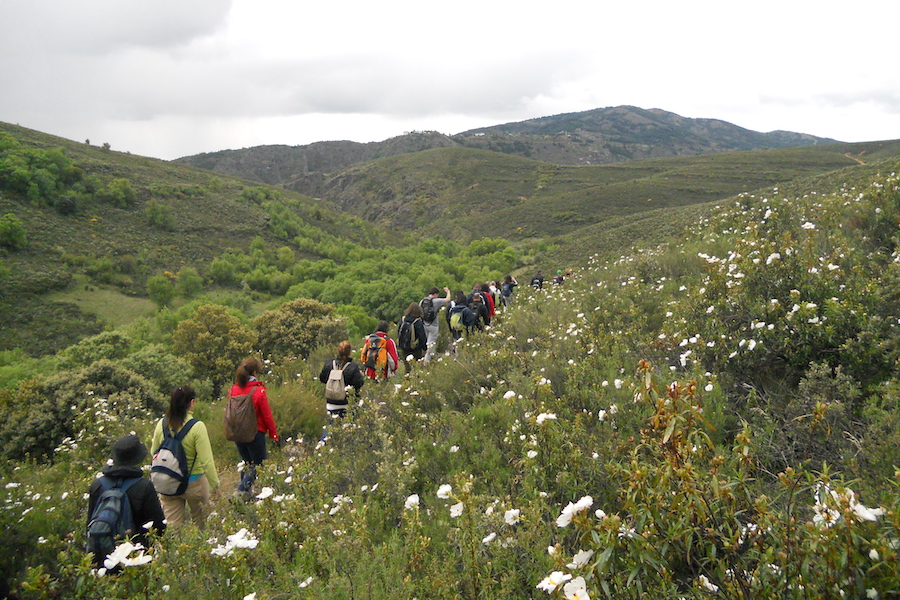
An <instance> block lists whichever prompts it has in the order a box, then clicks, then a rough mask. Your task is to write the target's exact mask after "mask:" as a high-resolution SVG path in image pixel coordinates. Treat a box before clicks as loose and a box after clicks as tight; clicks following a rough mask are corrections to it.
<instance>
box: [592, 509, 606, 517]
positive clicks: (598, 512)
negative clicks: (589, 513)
mask: <svg viewBox="0 0 900 600" xmlns="http://www.w3.org/2000/svg"><path fill="white" fill-rule="evenodd" d="M594 516H595V517H597V518H598V519H605V518H606V513H605V512H603V509H602V508H598V509H597V510H595V511H594Z"/></svg>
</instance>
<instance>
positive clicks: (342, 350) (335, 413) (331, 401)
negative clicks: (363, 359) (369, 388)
mask: <svg viewBox="0 0 900 600" xmlns="http://www.w3.org/2000/svg"><path fill="white" fill-rule="evenodd" d="M352 352H353V349H352V347H351V346H350V342H349V341H348V340H344V341H343V342H341V343H340V344H338V347H337V356H336V357H335V358H334V359H333V360H326V361H325V365H324V366H322V372H321V373H319V381H321V382H322V383H325V384H327V383H328V377H329V376H330V375H331V372H332V371H333V370H335V369H340V370H341V371H342V375H343V377H342V378H343V380H344V398H343V400H341V399H340V398H329V397H328V395H329V394H328V393H327V390H326V398H325V410H327V411H328V416H329V422H330V421H331V420H332V419H333V418H334V417H344V416H346V414H347V404H348V402H347V392H348V391H349V389H353V391H354V392H355V393H356V394H359V391H360V390H361V389H362V386H363V383H365V381H366V378H365V377H363V374H362V371H360V370H359V365H357V364H356V363H355V362H353V358H352V357H351V353H352Z"/></svg>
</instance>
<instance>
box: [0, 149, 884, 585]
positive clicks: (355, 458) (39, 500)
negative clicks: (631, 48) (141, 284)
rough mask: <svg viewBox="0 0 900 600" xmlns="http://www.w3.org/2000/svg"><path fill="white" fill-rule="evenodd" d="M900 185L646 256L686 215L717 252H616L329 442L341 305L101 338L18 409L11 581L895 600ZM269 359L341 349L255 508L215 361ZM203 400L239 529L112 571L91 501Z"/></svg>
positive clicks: (383, 391) (467, 343) (6, 411)
mask: <svg viewBox="0 0 900 600" xmlns="http://www.w3.org/2000/svg"><path fill="white" fill-rule="evenodd" d="M898 168H900V161H898V160H897V159H896V158H894V159H884V160H882V161H881V162H877V163H873V164H872V165H858V166H857V167H851V168H849V169H844V170H840V171H837V172H833V173H831V174H829V175H828V176H821V177H815V178H810V179H807V180H805V181H794V182H793V183H791V184H790V185H779V186H778V187H777V188H776V187H774V186H773V187H768V188H764V189H757V190H754V191H752V192H747V193H741V194H738V195H736V196H733V197H729V198H726V199H723V200H722V201H721V202H719V203H716V204H712V205H704V206H700V205H698V206H697V207H683V208H679V209H675V210H674V212H673V209H669V210H668V211H660V210H657V211H645V212H643V213H640V214H636V215H633V218H634V219H635V220H633V221H632V220H630V219H628V218H627V217H616V218H614V219H613V221H612V223H615V225H616V227H615V230H618V231H619V232H620V233H619V234H618V235H620V236H621V239H623V240H624V239H625V237H626V234H627V233H629V232H630V233H638V232H639V230H640V229H641V227H648V228H655V227H658V226H661V225H662V224H664V223H665V218H664V215H666V214H675V213H677V214H678V217H677V219H678V220H682V221H683V222H684V223H685V224H689V226H688V227H686V228H685V229H684V230H683V231H682V232H681V233H680V235H678V236H676V237H675V239H670V240H669V243H668V244H665V245H661V246H660V245H656V244H654V245H652V246H650V247H645V246H643V245H641V244H640V240H639V239H638V237H637V236H635V237H634V239H633V243H634V244H635V245H636V246H637V247H636V248H635V249H634V250H631V249H625V248H622V249H620V251H619V252H618V253H616V254H613V258H612V259H610V258H609V256H608V255H609V254H611V253H613V252H614V243H613V242H612V241H611V240H599V239H598V245H601V244H603V245H605V248H604V249H605V250H608V252H606V253H605V255H604V256H600V255H595V254H593V253H585V254H584V255H583V256H581V257H580V260H579V262H577V263H574V264H573V265H572V267H573V268H574V274H573V276H572V277H570V278H569V279H568V280H567V281H566V282H564V284H562V285H548V286H546V287H545V289H543V290H533V289H531V288H530V287H528V286H525V285H523V286H521V287H520V288H519V289H518V291H517V292H516V294H515V296H514V298H513V301H512V305H511V307H510V308H509V310H506V311H504V312H502V314H501V315H500V317H499V318H497V319H496V320H495V322H494V323H492V326H491V328H490V329H488V330H486V331H484V332H467V333H466V334H465V335H464V337H463V341H462V342H460V343H459V344H458V346H457V348H456V352H450V351H448V348H447V346H446V344H447V340H448V338H449V335H448V332H447V331H446V328H445V324H444V323H443V321H441V323H442V325H441V327H442V329H443V331H442V341H441V347H440V349H439V352H438V358H437V359H436V360H434V361H432V362H431V363H429V364H427V365H422V364H415V365H414V366H413V368H412V370H411V371H410V372H409V373H408V374H404V373H401V374H400V375H398V376H396V377H395V378H394V379H392V380H391V381H390V382H387V383H372V382H368V383H366V385H365V386H364V387H363V388H362V393H361V394H360V395H359V396H358V397H354V398H353V399H352V400H353V401H352V402H351V405H350V409H349V416H348V418H347V419H345V420H342V421H339V422H337V423H334V424H330V425H328V433H329V437H328V439H327V441H326V442H324V443H319V441H318V440H319V438H320V435H321V433H322V427H323V426H324V425H325V424H326V420H325V414H324V406H325V403H324V398H323V391H322V384H321V383H319V380H318V378H317V375H318V373H319V370H320V368H321V366H322V364H323V363H324V362H325V361H326V360H327V359H329V358H330V357H331V355H332V351H333V345H334V344H333V340H332V338H330V337H329V336H328V335H327V327H328V326H330V325H333V324H334V322H332V321H331V320H330V319H331V317H332V316H333V315H329V314H328V313H327V312H325V313H318V312H317V311H319V310H320V309H322V307H320V306H315V305H314V304H311V303H306V301H303V302H300V303H298V304H291V305H290V306H288V305H283V306H282V307H280V310H278V311H275V312H276V314H274V315H270V317H271V318H265V319H252V320H248V321H242V320H241V319H240V318H239V317H238V316H234V315H230V314H229V313H228V311H225V310H220V308H219V307H216V306H212V305H206V306H201V307H197V308H196V310H193V311H192V312H190V314H187V313H184V314H183V315H181V317H183V318H182V320H181V322H180V323H179V325H178V328H177V329H176V331H175V333H174V334H173V335H172V336H171V338H170V340H169V341H162V342H161V341H159V340H155V339H154V337H153V332H152V331H151V328H150V327H149V325H146V324H145V325H146V326H144V327H131V328H126V329H119V330H116V331H109V332H106V333H105V334H102V335H99V336H94V337H92V338H88V339H86V340H84V341H83V342H82V343H81V344H79V345H78V346H76V347H74V348H71V349H68V350H67V351H64V352H61V353H60V354H59V356H58V357H57V362H56V363H55V364H54V369H53V370H52V372H48V373H40V374H39V375H38V376H37V377H34V378H30V379H27V380H22V381H21V382H20V383H19V384H18V385H15V386H11V387H5V388H0V452H3V454H2V458H3V460H0V493H2V496H3V502H2V506H4V510H2V511H0V527H2V528H3V531H4V532H5V535H4V536H3V537H2V538H0V572H2V573H6V574H8V576H9V577H10V579H11V580H12V583H13V586H14V588H15V590H16V591H17V592H19V593H20V594H21V595H22V597H23V598H26V599H28V600H44V599H46V600H50V599H55V598H61V597H65V598H77V597H81V598H111V599H113V598H115V599H123V600H124V599H126V598H134V597H144V598H152V599H155V600H156V599H159V600H162V599H165V598H172V597H192V598H197V599H198V600H206V599H210V600H212V599H219V598H243V599H244V600H254V599H259V600H262V599H264V598H293V597H302V598H316V599H318V598H323V599H324V598H328V599H334V598H340V599H351V598H372V599H376V600H381V599H387V598H397V597H402V598H429V599H432V598H433V599H437V600H444V599H447V600H451V599H452V600H456V599H460V598H463V599H467V600H468V599H471V600H507V599H509V598H548V599H551V600H556V599H559V598H567V599H570V598H594V599H596V598H608V599H620V598H628V599H634V600H639V599H641V600H643V599H645V598H664V599H673V600H674V599H680V598H686V599H688V598H689V599H692V600H700V599H709V598H729V599H731V598H737V599H742V600H751V599H752V600H759V599H765V600H783V599H790V600H808V599H810V598H847V597H852V598H867V599H868V598H887V599H895V598H897V597H898V590H900V547H898V546H900V545H898V542H897V540H898V539H900V488H898V473H897V465H900V444H898V442H900V393H898V392H900V326H898V318H900V315H898V289H900V287H898V283H900V263H898V261H897V258H896V257H897V252H898V244H900V238H898V235H897V232H898V228H900V219H898V215H900V178H898V176H897V173H898ZM873 171H877V173H873ZM820 185H821V187H820ZM788 188H790V189H788ZM690 210H698V211H700V212H702V214H700V213H698V214H697V215H696V216H697V218H696V219H692V217H691V215H689V214H688V211H690ZM593 233H596V234H597V235H598V238H599V235H600V233H599V232H593ZM654 241H655V240H654ZM405 258H406V257H404V260H405ZM289 304H290V303H289ZM163 312H165V311H161V313H163ZM291 317H293V318H294V319H293V321H292V320H291ZM276 321H277V323H276ZM223 323H224V324H225V325H226V326H224V327H223V326H222V324H223ZM273 323H276V324H275V325H274V326H273ZM253 336H257V337H256V338H255V339H258V340H260V344H261V347H267V345H268V344H270V343H272V341H271V340H272V339H273V337H278V338H280V339H282V340H284V339H287V340H290V341H291V342H292V343H293V342H294V341H303V340H305V342H306V343H307V344H308V343H310V340H311V339H312V340H324V339H327V340H328V343H326V344H325V345H324V346H320V347H317V348H315V349H313V350H312V351H310V352H309V353H308V354H304V355H300V356H298V355H296V354H294V353H282V354H280V355H278V356H273V358H272V359H271V360H270V361H269V362H268V363H267V372H266V373H265V374H263V376H262V377H263V379H264V381H265V383H266V385H267V387H268V395H269V399H270V403H271V405H272V409H273V413H274V415H275V419H276V422H277V423H278V429H279V434H280V436H281V439H282V440H283V443H282V444H281V445H275V444H270V446H269V450H270V455H269V458H268V459H267V460H266V461H265V463H264V464H263V465H262V467H260V469H259V478H258V479H257V482H256V487H255V488H254V494H253V497H252V499H251V500H250V501H249V502H243V501H235V500H232V498H231V492H232V491H233V490H234V489H235V486H236V484H237V478H238V467H236V466H235V465H236V464H237V462H238V454H237V451H236V449H235V448H234V446H233V444H231V443H229V442H227V441H226V440H225V439H224V435H223V431H222V402H221V401H220V396H219V395H218V394H216V393H215V391H214V388H212V387H211V386H210V385H209V380H210V378H211V377H217V378H220V379H221V381H223V382H227V381H228V380H229V378H230V376H231V373H232V372H233V365H234V363H235V362H236V361H234V360H232V361H231V362H228V361H226V364H227V366H229V367H231V369H225V368H220V369H218V370H216V369H213V368H212V367H209V368H208V369H207V370H206V371H203V370H201V367H203V366H204V365H203V362H204V361H195V359H196V357H197V356H198V355H199V354H200V351H201V350H202V349H204V348H209V347H211V346H212V345H213V342H216V341H221V342H223V344H222V346H221V348H228V349H230V348H231V346H232V345H237V346H239V348H238V351H239V352H240V354H237V356H243V355H244V354H245V353H249V352H251V348H253V347H254V346H253V345H252V344H251V343H250V342H247V340H248V339H251V338H253ZM304 336H305V337H304ZM263 340H265V342H263ZM242 342H246V343H243V345H241V343H242ZM252 351H255V350H252ZM223 354H225V351H224V350H223V351H222V352H221V353H217V354H212V355H211V356H209V357H207V358H206V362H207V363H210V362H213V361H217V360H218V359H219V358H221V356H222V355H223ZM229 356H230V357H231V358H233V357H234V356H235V354H234V353H232V354H230V355H229ZM173 364H177V365H178V368H177V369H174V371H175V373H173V369H172V368H171V367H172V365H173ZM195 365H196V366H195ZM207 366H209V365H207ZM210 373H213V375H210ZM185 384H190V385H195V386H196V387H197V388H198V390H199V391H200V394H199V399H200V401H199V402H198V403H197V406H196V408H195V412H194V415H195V416H197V417H198V418H200V419H202V420H203V421H204V423H205V424H206V425H207V429H208V431H209V435H210V440H211V444H212V448H213V453H214V455H215V457H216V463H217V467H218V468H217V470H218V471H219V473H220V476H221V482H222V484H221V486H220V489H219V490H217V492H216V494H214V495H213V498H212V505H211V506H210V511H211V514H210V517H209V518H208V519H207V520H205V522H204V523H203V526H202V528H201V527H195V526H192V525H189V526H187V527H185V528H182V529H180V530H179V529H170V530H168V531H166V532H165V534H164V535H163V536H161V537H159V538H158V539H152V540H151V541H152V550H149V549H130V548H129V547H128V546H124V545H123V546H122V548H123V552H125V553H126V554H127V555H128V557H127V558H124V559H123V560H122V563H121V564H123V565H124V566H123V570H122V572H120V573H118V574H112V573H107V572H105V571H98V570H96V569H92V567H91V565H90V562H89V558H87V557H86V556H85V553H84V540H85V532H84V530H85V504H86V502H85V499H84V493H85V491H86V490H87V489H88V486H89V485H90V483H91V482H92V481H93V480H94V479H95V478H96V476H97V474H98V472H99V470H100V469H101V468H102V466H103V465H104V460H105V458H106V456H107V455H108V452H109V448H110V446H111V445H112V443H113V442H114V440H116V439H117V438H118V437H119V436H121V435H123V434H125V433H128V432H131V431H134V432H137V433H138V434H139V435H140V436H141V438H142V439H143V440H145V441H146V440H147V439H149V437H150V434H151V431H152V430H153V427H154V426H155V424H156V422H157V421H158V419H159V418H160V416H161V415H162V414H163V411H164V405H165V398H166V395H165V393H164V391H163V390H164V388H162V386H163V385H169V386H173V385H185Z"/></svg>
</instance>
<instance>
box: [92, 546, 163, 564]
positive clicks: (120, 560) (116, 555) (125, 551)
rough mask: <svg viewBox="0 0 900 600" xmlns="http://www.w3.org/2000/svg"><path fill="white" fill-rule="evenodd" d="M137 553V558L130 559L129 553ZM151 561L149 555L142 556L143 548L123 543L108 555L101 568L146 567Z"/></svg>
mask: <svg viewBox="0 0 900 600" xmlns="http://www.w3.org/2000/svg"><path fill="white" fill-rule="evenodd" d="M135 551H137V552H138V553H137V556H134V557H131V556H130V555H131V553H132V552H135ZM151 560H153V556H152V555H150V554H144V547H143V546H141V545H140V544H132V543H131V542H123V543H122V544H120V545H119V546H117V547H116V549H115V550H113V551H112V552H110V553H109V556H107V557H106V559H105V560H104V561H103V566H104V567H106V568H107V569H112V568H113V567H115V566H116V565H122V566H123V567H134V566H138V565H146V564H147V563H148V562H150V561H151Z"/></svg>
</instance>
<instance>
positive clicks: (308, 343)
mask: <svg viewBox="0 0 900 600" xmlns="http://www.w3.org/2000/svg"><path fill="white" fill-rule="evenodd" d="M253 326H254V327H255V328H256V330H257V331H258V332H259V348H260V350H261V351H262V353H263V355H264V356H266V357H270V358H275V359H283V358H286V357H290V356H299V357H305V356H307V355H308V354H309V353H310V352H311V351H312V350H313V349H314V348H315V347H316V345H318V344H325V345H332V344H337V343H338V342H340V341H341V340H344V339H347V327H346V323H345V321H344V319H343V318H341V317H339V316H338V315H336V314H335V313H334V307H333V306H331V305H330V304H323V303H321V302H319V301H317V300H309V299H306V298H298V299H297V300H292V301H291V302H286V303H284V304H282V305H281V306H279V307H278V308H277V309H275V310H270V311H266V312H264V313H263V314H261V315H260V316H259V317H257V318H256V319H254V321H253Z"/></svg>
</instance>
